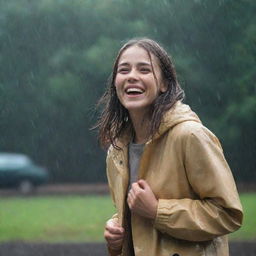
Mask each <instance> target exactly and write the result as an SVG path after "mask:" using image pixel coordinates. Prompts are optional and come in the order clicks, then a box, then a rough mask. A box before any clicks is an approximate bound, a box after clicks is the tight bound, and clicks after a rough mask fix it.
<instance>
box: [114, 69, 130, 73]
mask: <svg viewBox="0 0 256 256" xmlns="http://www.w3.org/2000/svg"><path fill="white" fill-rule="evenodd" d="M117 72H118V73H121V74H127V73H128V72H129V68H119V69H118V70H117Z"/></svg>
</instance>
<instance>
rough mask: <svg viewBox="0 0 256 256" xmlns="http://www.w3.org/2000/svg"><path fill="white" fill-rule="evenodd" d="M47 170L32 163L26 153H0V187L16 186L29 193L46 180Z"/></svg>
mask: <svg viewBox="0 0 256 256" xmlns="http://www.w3.org/2000/svg"><path fill="white" fill-rule="evenodd" d="M48 177H49V175H48V171H47V170H46V169H45V168H43V167H40V166H38V165H36V164H35V163H33V161H32V160H31V159H30V158H29V157H28V156H26V155H23V154H16V153H0V187H3V188H10V187H16V188H17V189H18V190H19V191H20V192H21V193H24V194H25V193H29V192H31V191H33V190H34V189H35V188H36V186H38V185H41V184H43V183H45V182H47V180H48Z"/></svg>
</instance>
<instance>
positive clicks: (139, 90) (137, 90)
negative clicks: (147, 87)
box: [126, 88, 143, 93]
mask: <svg viewBox="0 0 256 256" xmlns="http://www.w3.org/2000/svg"><path fill="white" fill-rule="evenodd" d="M126 92H127V93H130V92H138V93H143V90H142V89H139V88H128V89H127V90H126Z"/></svg>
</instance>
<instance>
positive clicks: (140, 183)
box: [137, 179, 149, 190]
mask: <svg viewBox="0 0 256 256" xmlns="http://www.w3.org/2000/svg"><path fill="white" fill-rule="evenodd" d="M137 183H138V185H139V187H140V188H141V189H144V190H145V189H146V188H147V187H148V186H149V185H148V183H147V182H146V181H145V180H142V179H141V180H139V181H138V182H137Z"/></svg>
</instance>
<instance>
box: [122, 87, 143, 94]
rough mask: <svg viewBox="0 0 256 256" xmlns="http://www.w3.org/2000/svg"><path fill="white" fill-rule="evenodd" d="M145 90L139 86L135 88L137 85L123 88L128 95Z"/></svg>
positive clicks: (141, 92)
mask: <svg viewBox="0 0 256 256" xmlns="http://www.w3.org/2000/svg"><path fill="white" fill-rule="evenodd" d="M144 92H145V91H144V90H143V89H141V88H137V87H129V88H127V89H126V90H125V93H126V94H128V95H134V96H135V95H141V94H143V93H144Z"/></svg>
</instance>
